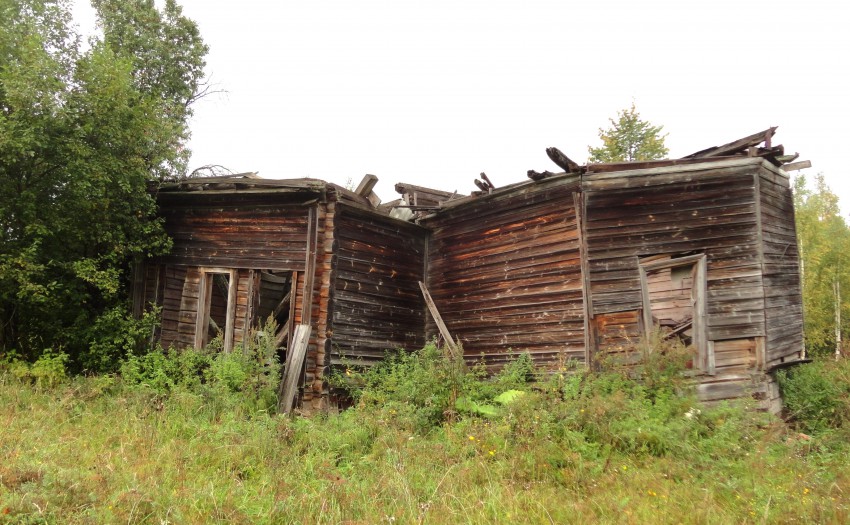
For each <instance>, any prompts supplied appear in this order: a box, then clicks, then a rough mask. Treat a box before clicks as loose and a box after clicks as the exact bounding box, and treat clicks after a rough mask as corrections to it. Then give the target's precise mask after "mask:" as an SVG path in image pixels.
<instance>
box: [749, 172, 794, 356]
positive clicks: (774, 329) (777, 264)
mask: <svg viewBox="0 0 850 525" xmlns="http://www.w3.org/2000/svg"><path fill="white" fill-rule="evenodd" d="M756 180H757V182H758V185H759V198H760V202H759V205H760V221H761V232H762V234H761V235H762V250H763V254H764V264H763V268H764V269H763V271H764V307H765V309H764V312H765V321H766V330H767V344H766V354H767V355H766V356H765V358H766V361H767V362H766V363H765V364H766V366H767V368H770V367H773V366H776V365H778V364H781V363H784V362H786V361H789V360H796V359H799V358H801V357H802V351H803V311H802V304H803V299H802V290H801V288H800V264H799V254H798V249H797V231H796V227H795V224H794V201H793V197H792V195H791V188H790V185H789V181H788V177H787V175H785V174H784V173H778V172H777V171H775V170H772V169H769V168H767V167H762V168H761V170H760V171H759V173H758V178H757V179H756Z"/></svg>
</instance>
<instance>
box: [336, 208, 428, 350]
mask: <svg viewBox="0 0 850 525" xmlns="http://www.w3.org/2000/svg"><path fill="white" fill-rule="evenodd" d="M340 209H341V212H340V213H339V214H338V215H337V222H336V226H335V228H336V247H337V250H336V262H335V269H336V276H335V280H334V286H333V295H334V310H333V316H332V322H333V340H334V347H333V352H334V359H335V360H337V361H338V360H339V359H340V358H345V359H350V360H351V361H353V362H357V363H363V364H371V363H374V362H377V361H379V360H381V359H382V358H383V357H384V355H385V354H386V352H387V351H388V350H396V349H399V348H406V349H410V350H413V349H417V348H421V347H422V346H423V345H424V344H425V302H424V299H423V298H422V292H421V291H420V289H419V282H420V281H424V280H425V242H426V241H425V240H426V236H427V232H426V230H424V229H423V228H421V227H419V226H416V225H413V224H410V223H406V222H402V221H399V220H396V219H391V218H389V217H382V216H379V215H377V214H373V213H368V212H363V211H360V210H357V209H355V208H351V207H345V206H340Z"/></svg>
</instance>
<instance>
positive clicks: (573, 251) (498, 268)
mask: <svg viewBox="0 0 850 525" xmlns="http://www.w3.org/2000/svg"><path fill="white" fill-rule="evenodd" d="M578 187H579V186H578V177H574V178H570V179H565V178H559V179H557V180H553V181H544V182H541V183H536V184H530V185H529V184H526V185H524V188H523V189H519V190H516V191H510V192H504V193H498V194H495V195H493V196H482V197H479V198H478V199H476V200H474V201H472V202H468V203H465V204H463V205H460V206H457V207H456V208H454V209H452V208H451V207H446V208H445V209H443V210H441V212H440V213H439V214H437V215H436V216H434V217H432V218H430V219H427V220H426V221H424V225H425V226H426V227H427V228H428V229H429V230H431V237H430V240H429V247H428V282H427V284H428V287H429V290H430V293H431V295H432V297H433V298H434V301H435V303H436V304H437V307H438V308H439V310H440V314H441V317H442V318H443V320H444V321H445V323H446V325H447V327H448V329H449V331H450V332H451V333H452V335H453V336H454V337H457V338H459V339H460V340H461V343H462V344H463V348H464V355H465V356H466V358H467V359H468V360H472V361H475V360H479V359H482V358H483V359H484V361H485V362H486V363H487V364H488V365H496V366H498V365H500V364H502V363H504V362H505V361H506V360H507V359H509V358H511V357H512V356H511V353H510V350H511V349H513V350H516V351H517V352H520V351H521V352H529V353H530V354H531V355H532V357H533V358H534V359H535V361H536V362H538V363H540V364H548V365H553V364H556V363H559V362H565V361H567V360H576V361H579V362H584V361H585V344H584V315H583V308H584V303H583V298H582V293H583V292H582V272H581V256H580V239H579V228H578V219H577V214H576V206H575V202H576V201H575V198H574V195H575V192H576V191H577V190H578ZM429 321H430V322H429V324H428V335H429V337H433V336H435V335H436V334H437V330H436V327H435V325H434V324H433V320H431V319H430V316H429Z"/></svg>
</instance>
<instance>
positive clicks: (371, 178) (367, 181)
mask: <svg viewBox="0 0 850 525" xmlns="http://www.w3.org/2000/svg"><path fill="white" fill-rule="evenodd" d="M377 183H378V177H377V176H376V175H364V176H363V180H361V181H360V184H359V185H358V186H357V189H356V190H354V193H356V194H357V195H360V196H361V197H366V198H368V197H369V194H370V193H372V190H373V189H374V188H375V184H377Z"/></svg>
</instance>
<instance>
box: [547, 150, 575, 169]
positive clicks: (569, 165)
mask: <svg viewBox="0 0 850 525" xmlns="http://www.w3.org/2000/svg"><path fill="white" fill-rule="evenodd" d="M546 155H549V158H550V159H552V162H554V163H555V164H557V165H558V167H559V168H561V169H563V170H564V171H566V172H567V173H578V172H580V171H581V166H579V165H578V164H577V163H576V162H573V161H572V159H570V158H569V157H567V156H566V155H564V154H563V153H562V152H561V150H559V149H558V148H556V147H554V146H553V147H551V148H546Z"/></svg>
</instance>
